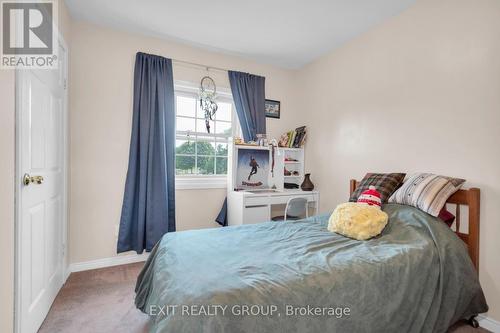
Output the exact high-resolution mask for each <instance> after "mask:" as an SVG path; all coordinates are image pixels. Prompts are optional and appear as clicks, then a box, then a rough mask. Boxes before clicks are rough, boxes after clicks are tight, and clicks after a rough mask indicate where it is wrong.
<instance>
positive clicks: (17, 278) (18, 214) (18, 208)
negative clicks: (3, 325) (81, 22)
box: [14, 31, 70, 333]
mask: <svg viewBox="0 0 500 333" xmlns="http://www.w3.org/2000/svg"><path fill="white" fill-rule="evenodd" d="M58 45H61V46H62V48H64V49H65V50H66V54H65V59H64V62H63V64H64V69H63V70H64V73H65V78H64V80H65V82H64V87H65V89H64V93H63V99H64V100H63V128H62V133H63V158H62V168H63V200H62V210H63V214H62V215H63V216H62V249H61V251H62V256H61V267H62V275H63V284H64V283H65V282H66V280H67V278H68V276H69V274H70V271H69V264H68V220H69V210H68V183H69V179H68V176H69V173H68V166H69V130H68V129H69V122H68V120H69V116H68V91H69V84H68V75H69V73H68V68H69V66H68V62H69V49H68V44H67V43H66V41H65V40H64V38H63V36H62V34H61V32H60V31H58ZM59 56H60V55H59ZM26 71H29V70H28V69H16V70H15V104H16V106H15V109H16V115H15V122H16V124H15V179H16V181H15V213H14V240H15V245H14V332H16V333H21V331H20V330H21V309H22V304H21V292H20V291H21V290H20V288H21V285H22V284H21V281H22V276H21V267H22V265H21V256H20V253H21V239H22V235H21V230H20V224H21V218H22V200H21V190H22V186H23V185H22V181H21V179H22V177H23V174H24V171H23V170H22V169H21V163H20V155H21V154H20V153H21V146H22V145H21V128H20V126H21V121H20V118H21V105H22V103H21V89H22V83H21V82H22V80H21V78H23V76H24V75H26V74H25V73H26Z"/></svg>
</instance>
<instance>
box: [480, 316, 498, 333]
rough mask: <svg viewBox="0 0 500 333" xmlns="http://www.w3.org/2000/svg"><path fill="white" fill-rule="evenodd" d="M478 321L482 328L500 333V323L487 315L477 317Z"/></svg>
mask: <svg viewBox="0 0 500 333" xmlns="http://www.w3.org/2000/svg"><path fill="white" fill-rule="evenodd" d="M477 321H478V322H479V326H481V327H482V328H485V329H487V330H488V331H491V332H493V333H500V322H498V321H496V320H493V319H491V318H490V317H487V316H485V315H479V316H478V317H477Z"/></svg>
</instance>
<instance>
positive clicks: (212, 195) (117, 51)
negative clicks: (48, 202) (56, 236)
mask: <svg viewBox="0 0 500 333" xmlns="http://www.w3.org/2000/svg"><path fill="white" fill-rule="evenodd" d="M71 44H72V55H71V70H70V77H71V79H70V94H71V97H70V100H71V104H70V110H71V111H70V112H71V116H70V118H71V120H70V122H71V126H70V132H71V144H70V146H71V148H70V149H71V192H70V203H71V204H70V206H71V213H70V221H71V222H70V240H69V245H70V256H71V262H73V263H75V262H82V261H88V260H94V259H99V258H106V257H112V256H115V255H116V228H117V226H118V224H119V220H120V212H121V204H122V198H123V189H124V182H125V176H126V172H127V163H128V151H129V144H130V130H131V122H132V88H133V67H134V60H135V54H136V52H137V51H142V52H148V53H153V54H158V55H162V56H165V57H169V58H173V59H180V60H184V61H190V62H195V63H202V64H206V65H210V66H214V67H222V68H229V69H234V70H240V71H246V72H251V73H254V74H260V75H263V76H265V77H266V95H267V97H268V98H271V99H277V100H280V101H281V102H282V105H281V106H282V119H280V120H275V119H268V123H267V125H268V130H269V132H270V133H271V134H273V135H278V134H280V133H281V132H282V131H285V130H286V129H288V128H289V127H293V128H294V127H297V126H299V125H300V124H301V123H300V122H298V121H297V120H296V119H295V118H294V117H293V115H296V114H297V112H295V111H296V110H295V104H296V102H295V94H294V92H295V90H294V84H295V83H294V80H293V79H294V76H293V74H294V73H293V72H292V71H287V70H282V69H277V68H274V67H271V66H266V65H259V64H257V63H254V62H251V61H246V60H244V59H241V58H237V57H232V56H227V55H222V54H217V53H212V52H207V51H202V50H199V49H195V48H192V47H187V46H184V45H181V44H177V43H173V42H168V41H165V40H161V39H156V38H150V37H144V36H140V35H134V34H130V33H125V32H119V31H116V30H111V29H107V28H103V27H99V26H96V25H92V24H89V23H84V22H73V25H72V41H71ZM205 73H206V72H205V69H203V68H201V69H200V68H197V67H186V66H180V65H174V79H176V80H183V81H192V82H195V83H197V82H199V80H200V79H201V77H202V76H203V75H205ZM210 75H211V76H212V77H214V78H215V81H216V83H217V84H218V86H219V87H226V88H229V82H228V79H227V73H224V72H219V71H212V72H210ZM224 196H225V189H212V190H178V191H177V192H176V211H177V228H178V229H179V230H185V229H193V228H209V227H215V226H217V224H216V223H215V222H214V219H215V217H216V216H217V213H218V211H219V209H220V207H221V205H222V202H223V199H224Z"/></svg>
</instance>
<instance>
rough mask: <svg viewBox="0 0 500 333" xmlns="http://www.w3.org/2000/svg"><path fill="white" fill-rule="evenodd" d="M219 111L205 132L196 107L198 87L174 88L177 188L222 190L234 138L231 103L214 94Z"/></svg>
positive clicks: (203, 121) (197, 106) (179, 86)
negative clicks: (229, 148)
mask: <svg viewBox="0 0 500 333" xmlns="http://www.w3.org/2000/svg"><path fill="white" fill-rule="evenodd" d="M217 96H218V97H217V104H218V109H217V112H216V115H215V119H214V120H213V121H210V122H209V124H210V133H208V132H207V129H206V125H205V118H204V113H203V111H202V110H201V108H200V105H199V98H198V87H197V86H195V85H186V84H177V83H176V85H175V109H176V142H175V174H176V183H177V188H213V187H225V186H226V175H227V168H228V156H227V153H228V144H229V142H230V140H231V138H232V136H233V118H234V115H233V100H232V97H231V94H230V93H224V92H221V93H219V92H218V93H217Z"/></svg>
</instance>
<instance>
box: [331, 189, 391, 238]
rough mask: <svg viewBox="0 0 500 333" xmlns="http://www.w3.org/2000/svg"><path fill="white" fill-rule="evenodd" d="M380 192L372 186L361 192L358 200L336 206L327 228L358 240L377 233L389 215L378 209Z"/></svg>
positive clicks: (383, 226)
mask: <svg viewBox="0 0 500 333" xmlns="http://www.w3.org/2000/svg"><path fill="white" fill-rule="evenodd" d="M380 205H381V203H380V194H379V193H378V192H377V191H376V190H375V188H374V187H372V186H370V188H369V189H368V190H367V191H365V192H363V193H362V194H361V195H360V196H359V198H358V202H348V203H343V204H340V205H338V206H337V208H335V210H334V211H333V214H332V216H330V220H329V221H328V230H329V231H331V232H336V233H338V234H341V235H343V236H347V237H350V238H354V239H358V240H366V239H370V238H372V237H375V236H377V235H379V234H380V233H381V232H382V230H384V228H385V226H386V224H387V221H388V219H389V217H388V216H387V213H385V212H383V211H382V210H381V209H380Z"/></svg>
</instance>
